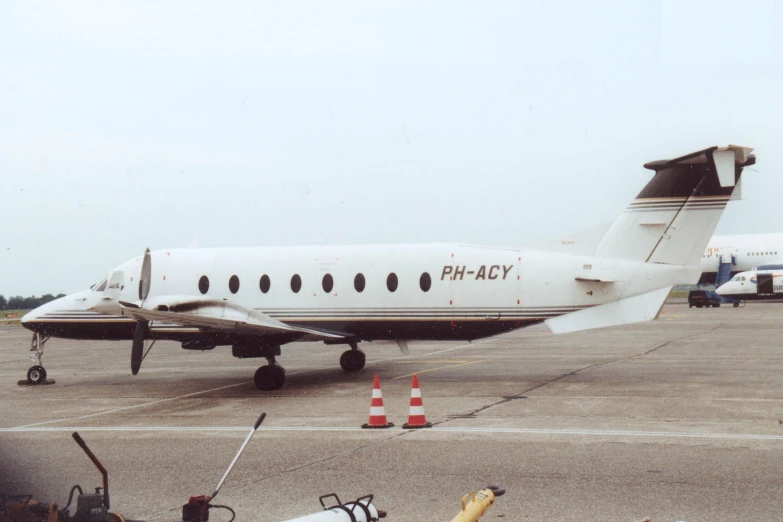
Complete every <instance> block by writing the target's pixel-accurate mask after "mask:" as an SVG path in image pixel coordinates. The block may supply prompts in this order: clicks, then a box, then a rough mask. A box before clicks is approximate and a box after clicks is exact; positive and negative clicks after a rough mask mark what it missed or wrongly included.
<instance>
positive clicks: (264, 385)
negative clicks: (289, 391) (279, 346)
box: [253, 357, 285, 391]
mask: <svg viewBox="0 0 783 522" xmlns="http://www.w3.org/2000/svg"><path fill="white" fill-rule="evenodd" d="M267 361H269V364H267V365H266V366H262V367H260V368H259V369H258V370H256V374H255V375H254V376H253V382H255V384H256V388H258V389H259V390H261V391H272V390H279V389H280V388H282V387H283V385H284V384H285V368H283V367H282V366H280V365H279V364H277V363H276V362H275V358H274V357H267Z"/></svg>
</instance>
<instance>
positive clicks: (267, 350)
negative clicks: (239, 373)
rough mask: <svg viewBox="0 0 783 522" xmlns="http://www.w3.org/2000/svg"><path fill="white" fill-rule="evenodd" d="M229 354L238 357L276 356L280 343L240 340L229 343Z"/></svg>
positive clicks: (278, 352)
mask: <svg viewBox="0 0 783 522" xmlns="http://www.w3.org/2000/svg"><path fill="white" fill-rule="evenodd" d="M231 355H233V356H234V357H238V358H239V359H249V358H251V357H277V356H278V355H280V345H279V344H264V343H260V342H258V341H240V342H236V343H234V344H233V345H231Z"/></svg>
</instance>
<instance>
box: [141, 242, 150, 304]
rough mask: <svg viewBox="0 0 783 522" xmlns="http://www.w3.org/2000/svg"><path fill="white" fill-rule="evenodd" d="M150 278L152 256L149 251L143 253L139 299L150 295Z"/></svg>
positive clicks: (144, 298)
mask: <svg viewBox="0 0 783 522" xmlns="http://www.w3.org/2000/svg"><path fill="white" fill-rule="evenodd" d="M151 278H152V256H150V249H149V248H148V249H147V251H146V252H144V261H143V262H142V264H141V277H140V278H139V299H141V300H142V301H144V300H146V299H147V296H148V295H149V293H150V283H151Z"/></svg>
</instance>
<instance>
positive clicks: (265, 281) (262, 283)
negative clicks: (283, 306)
mask: <svg viewBox="0 0 783 522" xmlns="http://www.w3.org/2000/svg"><path fill="white" fill-rule="evenodd" d="M270 286H272V282H271V281H270V280H269V276H268V275H266V274H264V275H262V276H261V280H259V281H258V288H260V289H261V291H262V292H263V293H267V292H268V291H269V287H270Z"/></svg>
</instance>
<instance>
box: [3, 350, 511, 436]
mask: <svg viewBox="0 0 783 522" xmlns="http://www.w3.org/2000/svg"><path fill="white" fill-rule="evenodd" d="M495 339H497V337H489V338H488V339H483V340H481V341H478V342H475V343H468V344H463V345H459V346H452V347H451V348H446V349H444V350H438V351H435V352H429V353H426V354H421V355H403V356H398V357H390V358H387V359H379V360H377V361H370V362H368V363H367V364H366V366H371V365H375V364H381V363H385V362H390V361H396V360H400V359H419V358H422V357H429V356H431V355H437V354H439V353H446V352H453V351H455V350H460V349H463V348H470V347H471V346H476V345H479V344H484V343H488V342H490V341H494V340H495ZM322 369H323V368H311V369H307V370H298V371H295V372H289V373H288V375H298V374H302V373H307V372H312V371H315V370H322ZM252 383H253V381H242V382H239V383H235V384H228V385H226V386H219V387H217V388H209V389H207V390H200V391H196V392H191V393H186V394H184V395H177V396H176V397H166V398H165V399H158V400H154V401H149V402H143V403H141V404H133V405H131V406H123V407H121V408H113V409H110V410H105V411H99V412H96V413H89V414H87V415H77V416H75V417H66V418H62V419H52V420H48V421H43V422H35V423H32V424H25V425H23V426H17V427H16V428H10V429H22V428H35V427H38V426H45V425H47V424H57V423H59V422H68V421H75V420H79V419H90V418H93V417H99V416H101V415H110V414H112V413H120V412H123V411H128V410H135V409H138V408H143V407H145V406H154V405H156V404H163V403H165V402H171V401H176V400H178V399H187V398H188V397H195V396H196V395H201V394H202V393H210V392H216V391H221V390H227V389H229V388H236V387H239V386H246V385H248V384H252ZM243 429H244V428H243Z"/></svg>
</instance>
